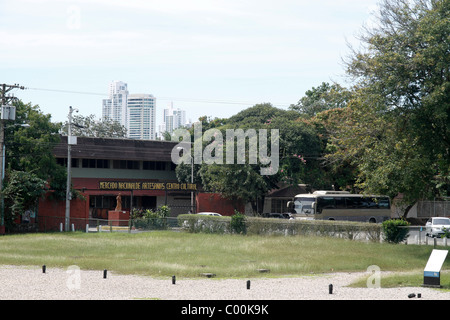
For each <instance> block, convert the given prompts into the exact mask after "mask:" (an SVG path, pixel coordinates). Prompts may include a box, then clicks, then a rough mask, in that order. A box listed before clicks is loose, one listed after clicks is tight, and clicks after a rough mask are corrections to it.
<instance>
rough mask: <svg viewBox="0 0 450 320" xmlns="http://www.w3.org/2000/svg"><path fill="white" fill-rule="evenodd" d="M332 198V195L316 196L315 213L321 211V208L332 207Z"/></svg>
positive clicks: (333, 206) (333, 205)
mask: <svg viewBox="0 0 450 320" xmlns="http://www.w3.org/2000/svg"><path fill="white" fill-rule="evenodd" d="M334 208H335V204H334V198H332V197H318V198H317V213H322V210H323V209H334Z"/></svg>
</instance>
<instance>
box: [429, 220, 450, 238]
mask: <svg viewBox="0 0 450 320" xmlns="http://www.w3.org/2000/svg"><path fill="white" fill-rule="evenodd" d="M425 227H426V232H427V236H429V237H437V236H439V237H440V236H441V235H443V234H445V233H446V231H447V233H448V232H450V218H445V217H434V218H430V219H428V221H427V223H426V224H425ZM445 229H447V230H445Z"/></svg>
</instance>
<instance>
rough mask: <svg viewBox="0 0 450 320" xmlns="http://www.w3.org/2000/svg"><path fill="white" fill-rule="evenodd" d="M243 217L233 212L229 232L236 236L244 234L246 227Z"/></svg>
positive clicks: (237, 212)
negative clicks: (236, 234)
mask: <svg viewBox="0 0 450 320" xmlns="http://www.w3.org/2000/svg"><path fill="white" fill-rule="evenodd" d="M245 220H246V219H245V215H243V214H242V213H240V212H239V211H236V210H235V211H234V215H232V216H231V222H230V228H231V232H234V233H238V234H246V233H247V226H246V224H245Z"/></svg>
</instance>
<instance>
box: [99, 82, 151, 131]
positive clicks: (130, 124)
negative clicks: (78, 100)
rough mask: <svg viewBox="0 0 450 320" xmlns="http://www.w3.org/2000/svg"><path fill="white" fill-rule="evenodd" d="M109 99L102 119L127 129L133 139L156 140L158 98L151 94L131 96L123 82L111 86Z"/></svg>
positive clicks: (104, 107) (104, 104)
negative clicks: (114, 122)
mask: <svg viewBox="0 0 450 320" xmlns="http://www.w3.org/2000/svg"><path fill="white" fill-rule="evenodd" d="M108 92H109V98H108V99H103V104H102V117H103V118H107V119H112V120H114V121H116V122H118V123H120V124H121V125H123V126H124V127H125V128H126V129H127V137H128V138H131V139H150V140H152V139H155V138H156V135H155V127H156V124H155V113H156V98H155V97H154V96H152V95H151V94H129V92H128V86H127V84H126V83H124V82H122V81H113V82H111V83H110V84H109V90H108Z"/></svg>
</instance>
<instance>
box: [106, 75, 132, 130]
mask: <svg viewBox="0 0 450 320" xmlns="http://www.w3.org/2000/svg"><path fill="white" fill-rule="evenodd" d="M108 93H109V98H108V99H103V103H102V117H103V118H106V119H112V120H114V121H116V122H118V123H120V124H121V125H123V126H125V127H126V126H127V98H128V88H127V84H126V83H124V82H122V81H113V82H111V83H110V84H109V90H108Z"/></svg>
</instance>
